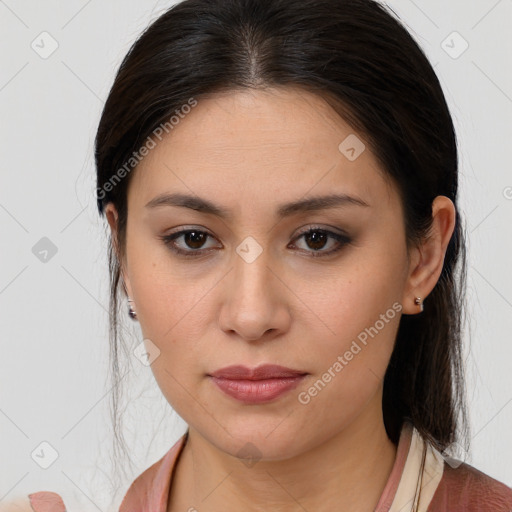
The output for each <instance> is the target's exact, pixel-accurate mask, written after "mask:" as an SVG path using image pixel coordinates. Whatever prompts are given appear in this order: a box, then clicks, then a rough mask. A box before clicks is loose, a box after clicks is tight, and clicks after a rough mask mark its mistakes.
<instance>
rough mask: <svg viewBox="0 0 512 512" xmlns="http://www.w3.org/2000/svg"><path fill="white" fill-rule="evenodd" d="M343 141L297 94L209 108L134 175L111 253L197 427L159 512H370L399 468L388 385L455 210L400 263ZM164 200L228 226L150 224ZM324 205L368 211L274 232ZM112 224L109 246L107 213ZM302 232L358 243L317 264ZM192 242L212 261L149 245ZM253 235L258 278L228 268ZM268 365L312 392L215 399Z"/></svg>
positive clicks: (392, 216) (376, 191)
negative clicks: (229, 384) (189, 197)
mask: <svg viewBox="0 0 512 512" xmlns="http://www.w3.org/2000/svg"><path fill="white" fill-rule="evenodd" d="M353 133H354V130H353V129H352V128H351V127H350V126H349V125H348V124H346V123H345V122H344V121H343V120H342V119H341V118H340V117H339V116H338V115H337V114H336V113H335V112H334V111H333V110H332V109H331V108H330V107H329V106H328V105H327V104H326V103H325V102H324V101H323V100H322V99H321V98H319V97H317V96H315V95H312V94H310V93H307V92H305V91H300V90H297V89H293V88H286V89H279V90H277V89H266V90H265V91H262V90H260V91H254V90H253V91H243V92H230V93H224V94H222V95H215V96H212V97H210V98H208V99H201V101H199V102H198V105H197V106H196V107H195V108H194V109H192V111H191V112H190V113H189V114H188V115H187V116H186V117H185V118H184V119H182V120H181V121H180V122H179V124H178V125H177V126H175V128H174V130H173V131H172V132H171V133H170V134H169V135H167V136H166V137H165V138H164V139H163V141H162V142H160V143H159V144H158V145H157V146H156V147H155V148H154V149H153V150H151V152H150V153H149V155H148V156H146V157H145V158H144V160H143V161H142V162H141V163H140V164H139V166H138V168H137V169H136V171H133V172H134V174H133V176H132V182H131V183H130V187H129V190H128V225H127V244H126V252H125V253H123V254H121V252H119V257H120V258H122V264H123V269H122V273H123V280H124V282H125V285H126V288H127V291H128V294H129V296H130V297H131V298H132V299H133V300H134V302H133V303H132V306H133V307H134V309H135V311H136V312H137V315H138V320H139V322H140V326H141V329H142V332H143V336H144V338H145V339H146V338H147V339H150V340H151V341H152V343H154V344H155V345H156V346H157V347H158V348H159V350H160V351H161V352H160V355H159V356H158V357H157V358H156V359H155V360H154V362H153V363H152V365H151V368H152V371H153V373H154V376H155V379H156V381H157V383H158V385H159V387H160V389H161V390H162V392H163V394H164V395H165V397H166V399H167V400H168V402H169V404H171V406H172V407H173V408H174V410H175V411H176V412H177V413H178V414H179V415H180V416H181V417H182V418H183V419H184V420H185V421H186V422H187V424H188V425H189V440H188V442H187V444H186V445H185V448H184V450H183V452H182V455H181V458H180V460H179V463H178V466H177V469H176V472H175V477H174V480H173V483H172V487H171V495H170V499H169V503H168V512H177V511H186V510H189V509H191V507H194V508H195V509H197V510H198V511H209V512H221V511H222V512H231V511H235V510H236V511H239V510H247V511H263V510H265V511H267V510H274V511H283V512H288V511H297V510H304V509H306V510H315V511H317V512H323V511H326V512H327V511H332V510H361V511H364V510H368V511H371V510H373V509H374V508H375V506H376V505H377V502H378V500H379V498H380V495H381V493H382V491H383V489H384V486H385V484H386V481H387V479H388V477H389V474H390V472H391V469H392V466H393V463H394V460H395V455H396V446H395V445H394V444H393V443H392V442H391V441H390V440H389V438H388V437H387V435H386V431H385V427H384V422H383V416H382V385H383V377H384V374H385V370H386V367H387V365H388V362H389V358H390V356H391V353H392V349H393V344H394V341H395V338H396V333H397V329H398V325H399V320H400V316H401V314H418V313H419V312H420V308H419V306H417V305H415V304H414V298H415V297H416V296H419V297H422V299H425V297H427V296H428V294H429V293H430V292H431V291H432V289H433V288H434V286H435V284H436V282H437V280H438V279H439V276H440V274H441V270H442V265H443V260H444V255H445V251H446V248H447V245H448V242H449V240H450V237H451V235H452V233H453V229H454V224H455V208H454V205H453V203H452V202H451V201H450V200H449V199H448V198H447V197H444V196H439V197H437V198H436V199H435V201H434V203H433V226H432V230H431V233H430V236H429V237H428V238H427V239H426V240H425V241H424V242H423V243H422V244H421V245H420V246H418V247H414V248H410V250H409V251H408V249H407V246H406V241H405V228H404V219H403V210H402V205H401V202H400V200H399V195H398V192H397V189H396V188H395V186H394V185H393V184H392V183H391V182H388V181H386V180H385V179H384V177H383V174H382V169H381V168H380V167H379V163H378V161H377V160H376V158H375V157H374V155H373V154H372V152H371V151H370V149H369V146H368V145H366V149H365V150H364V151H363V152H362V153H361V154H360V156H359V157H358V158H357V159H356V160H354V161H350V160H349V159H348V158H346V157H345V156H344V155H343V154H342V153H341V152H340V150H339V149H338V146H339V144H340V143H341V142H342V141H343V140H344V139H345V138H346V137H347V136H348V135H349V134H353ZM357 136H358V138H359V139H360V140H361V141H363V142H364V140H365V139H364V136H363V135H362V134H357ZM163 192H183V193H188V194H193V195H197V196H200V197H202V198H206V199H209V200H211V201H213V202H215V203H216V204H219V205H221V206H222V207H225V208H228V209H230V210H231V211H232V215H233V216H232V218H229V219H220V218H217V217H215V216H213V215H210V214H205V213H200V212H197V211H194V210H191V209H187V208H183V207H175V206H163V207H160V208H154V209H150V208H146V207H145V205H146V203H147V202H148V201H150V200H151V199H153V198H154V197H155V196H157V195H158V194H161V193H163ZM333 192H338V193H347V194H349V195H352V196H356V197H358V198H361V199H362V200H364V201H365V202H366V203H368V205H369V206H368V207H361V206H353V205H348V206H347V205H345V206H343V207H338V208H331V209H324V210H322V211H318V212H306V213H300V214H297V215H295V216H292V217H290V218H284V219H281V220H279V219H277V218H276V217H275V210H276V209H277V207H278V206H279V205H280V204H282V203H285V202H289V201H294V200H298V199H302V198H304V196H306V197H310V196H313V195H323V194H329V193H333ZM106 214H107V219H108V221H109V224H110V227H111V228H112V235H113V242H114V244H115V247H117V242H116V238H115V234H116V225H117V212H116V210H115V207H114V206H113V205H112V204H109V205H108V207H107V210H106ZM311 226H315V227H318V228H323V229H326V230H330V231H332V232H335V233H336V232H338V231H339V230H343V231H345V232H346V233H347V234H348V235H349V236H350V237H351V238H352V242H351V243H349V244H345V245H341V246H340V247H341V249H340V251H338V252H336V253H334V254H331V255H329V256H324V257H318V258H313V257H311V256H310V255H311V253H313V252H315V250H316V251H317V252H319V251H320V252H321V251H323V252H327V251H329V250H330V249H333V248H336V247H337V246H338V243H337V242H336V240H335V239H332V238H329V239H327V240H326V241H325V245H324V246H322V245H321V244H318V242H317V243H316V245H315V242H314V240H311V239H308V237H307V236H301V237H298V235H299V234H301V232H302V230H305V229H307V228H308V227H311ZM191 227H192V228H195V229H197V230H203V231H206V232H207V233H208V234H210V235H211V237H209V238H206V239H205V240H204V243H203V245H201V243H200V242H197V241H196V242H195V244H194V241H193V240H192V242H191V240H190V239H188V240H187V238H186V237H183V236H182V237H180V238H179V239H178V240H175V243H176V244H177V245H178V247H180V248H182V249H183V250H188V251H194V250H196V251H197V250H200V249H204V250H206V252H205V254H204V255H203V256H200V257H195V258H194V257H190V258H188V259H187V257H185V256H180V255H176V254H174V253H173V252H172V251H171V250H170V248H169V246H166V245H165V243H164V242H163V241H162V240H161V239H159V236H163V235H166V234H169V233H171V232H175V231H179V230H181V229H186V228H188V229H190V228H191ZM248 236H251V237H253V238H254V239H255V240H256V241H257V242H258V244H259V245H260V246H261V248H262V253H261V254H260V255H259V256H258V257H257V258H256V259H255V260H254V261H253V262H251V263H248V262H247V261H245V260H244V259H243V258H242V257H240V256H239V255H238V254H237V252H236V248H237V247H238V246H239V245H240V244H241V242H242V241H243V240H244V239H245V238H246V237H248ZM186 241H188V242H189V245H187V244H186ZM394 303H399V304H401V305H402V311H401V312H400V313H398V314H396V315H395V316H394V318H392V319H388V322H387V323H386V324H385V326H384V328H382V329H381V330H379V332H378V334H377V335H375V336H374V337H373V338H369V340H368V343H367V345H366V346H364V348H363V349H362V350H361V351H360V352H359V353H358V354H357V355H355V356H354V357H353V359H352V360H351V361H349V362H348V364H347V365H346V366H344V368H343V370H342V371H341V372H339V373H337V374H336V377H334V378H332V380H331V381H330V382H329V383H328V384H327V385H326V386H325V387H324V388H323V389H322V390H321V391H320V392H318V393H317V395H316V396H314V397H312V398H311V400H310V402H309V403H307V404H301V403H300V402H299V401H298V394H299V393H300V392H301V391H307V390H308V389H309V388H310V387H311V386H312V385H313V383H315V382H317V381H318V379H319V378H321V376H322V375H323V374H324V373H325V372H326V371H327V370H328V368H329V367H332V366H333V364H334V362H335V361H336V360H337V358H338V356H339V355H343V354H344V353H345V352H346V351H347V350H348V349H349V348H350V346H351V343H352V342H353V340H355V339H357V336H358V334H359V333H361V332H362V331H364V330H365V328H369V327H370V326H374V325H375V323H376V321H377V320H378V319H379V318H380V315H382V314H385V313H386V311H387V310H389V309H390V308H392V305H393V304H394ZM411 343H414V340H411ZM262 363H276V364H281V365H283V366H287V367H290V368H294V369H299V370H302V371H304V372H308V373H309V375H308V376H306V378H305V379H304V381H303V382H302V383H301V384H300V386H299V387H298V388H296V389H295V390H293V391H291V392H288V393H287V394H285V395H281V396H280V397H279V398H278V399H277V400H274V401H273V402H270V403H267V404H259V405H248V404H244V403H241V402H239V401H236V400H235V399H233V398H231V397H229V396H227V395H225V394H224V393H223V392H222V391H220V390H219V389H218V388H217V387H216V386H215V385H214V384H213V383H212V382H211V380H210V379H209V378H208V377H207V376H206V374H207V373H209V372H212V371H215V370H217V369H220V368H223V367H225V366H228V365H231V364H244V365H245V366H249V367H255V366H258V365H260V364H262ZM246 443H252V445H254V446H255V447H256V449H255V450H257V452H258V456H259V457H260V458H259V459H258V460H257V462H256V463H255V464H254V465H251V466H248V465H247V464H245V463H244V462H245V461H243V460H242V459H241V458H239V457H237V453H238V452H239V450H241V449H242V448H243V447H244V446H247V444H246ZM302 507H303V508H302Z"/></svg>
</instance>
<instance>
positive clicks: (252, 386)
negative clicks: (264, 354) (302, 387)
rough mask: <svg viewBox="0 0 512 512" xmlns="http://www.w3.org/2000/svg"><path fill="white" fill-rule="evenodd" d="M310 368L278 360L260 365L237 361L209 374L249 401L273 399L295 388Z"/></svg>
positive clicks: (223, 387)
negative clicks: (303, 368)
mask: <svg viewBox="0 0 512 512" xmlns="http://www.w3.org/2000/svg"><path fill="white" fill-rule="evenodd" d="M306 375H307V372H303V371H300V370H294V369H291V368H286V367H285V366H279V365H275V364H264V365H260V366H258V367H257V368H247V367H246V366H241V365H234V366H228V367H226V368H221V369H220V370H217V371H215V372H213V373H210V374H208V377H210V378H211V380H212V381H213V382H214V383H215V384H216V385H217V387H218V388H219V389H220V390H222V391H223V392H224V393H225V394H227V395H229V396H231V397H232V398H235V399H236V400H238V401H241V402H243V403H246V404H258V403H265V402H270V401H272V400H275V399H277V398H278V397H280V396H281V395H283V394H284V393H286V392H288V391H291V390H292V389H294V388H296V387H297V386H298V384H299V383H300V382H301V381H302V379H303V378H304V377H305V376H306Z"/></svg>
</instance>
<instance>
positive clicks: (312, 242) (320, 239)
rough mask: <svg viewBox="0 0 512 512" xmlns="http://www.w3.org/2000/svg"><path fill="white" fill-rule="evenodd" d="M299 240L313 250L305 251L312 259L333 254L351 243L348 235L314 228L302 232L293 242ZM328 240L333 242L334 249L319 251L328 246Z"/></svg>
mask: <svg viewBox="0 0 512 512" xmlns="http://www.w3.org/2000/svg"><path fill="white" fill-rule="evenodd" d="M301 238H304V241H305V242H306V244H307V245H308V246H309V247H310V248H312V249H314V250H313V251H309V250H307V249H306V251H307V252H309V253H310V254H309V255H310V256H312V257H314V258H316V257H322V256H329V255H331V254H334V253H336V252H338V251H339V250H341V249H342V248H343V247H344V246H345V245H348V244H350V243H351V242H352V239H351V238H350V237H349V236H348V235H345V234H341V233H334V232H333V231H329V230H327V229H322V228H320V227H316V226H313V227H310V228H309V229H307V230H306V231H303V232H302V233H301V234H299V236H298V237H297V238H296V239H295V240H299V239H301ZM329 239H330V240H333V241H334V248H332V249H329V250H321V249H323V248H324V247H325V246H326V245H327V244H328V241H329ZM332 245H333V244H331V246H332Z"/></svg>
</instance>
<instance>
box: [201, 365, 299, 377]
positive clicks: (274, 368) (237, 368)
mask: <svg viewBox="0 0 512 512" xmlns="http://www.w3.org/2000/svg"><path fill="white" fill-rule="evenodd" d="M306 373H307V372H303V371H300V370H293V369H291V368H286V367H285V366H279V365H277V364H262V365H260V366H258V367H256V368H247V367H246V366H242V365H233V366H227V367H226V368H221V369H220V370H217V371H215V372H213V373H209V374H208V375H210V376H211V377H217V378H221V379H231V380H264V379H278V378H286V377H297V376H299V375H306Z"/></svg>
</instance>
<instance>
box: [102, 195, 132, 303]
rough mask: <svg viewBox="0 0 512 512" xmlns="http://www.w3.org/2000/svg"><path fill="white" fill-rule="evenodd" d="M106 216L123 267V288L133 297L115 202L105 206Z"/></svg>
mask: <svg viewBox="0 0 512 512" xmlns="http://www.w3.org/2000/svg"><path fill="white" fill-rule="evenodd" d="M105 216H106V218H107V221H108V223H109V225H110V232H111V238H112V244H113V248H114V253H115V254H116V257H117V261H118V262H119V265H120V268H121V281H122V286H123V290H124V292H125V293H126V295H127V296H128V297H132V294H131V286H130V282H129V279H128V276H127V273H126V271H125V265H124V258H122V255H121V250H120V248H119V242H118V238H117V230H118V225H117V223H118V218H119V216H118V213H117V209H116V207H115V205H114V203H108V204H107V205H106V206H105Z"/></svg>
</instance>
